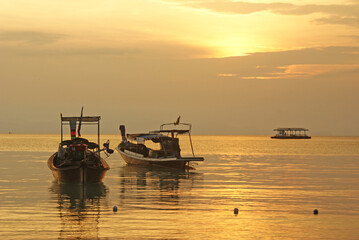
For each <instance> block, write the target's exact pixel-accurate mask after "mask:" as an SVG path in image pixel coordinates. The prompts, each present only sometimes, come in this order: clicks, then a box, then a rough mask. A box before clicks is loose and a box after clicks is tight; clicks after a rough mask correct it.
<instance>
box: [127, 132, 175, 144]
mask: <svg viewBox="0 0 359 240" xmlns="http://www.w3.org/2000/svg"><path fill="white" fill-rule="evenodd" d="M127 138H128V139H130V140H132V141H136V142H138V143H143V142H144V141H146V140H152V141H153V142H155V143H158V142H160V141H161V140H160V139H164V138H170V137H167V136H165V135H162V134H153V133H137V134H127Z"/></svg>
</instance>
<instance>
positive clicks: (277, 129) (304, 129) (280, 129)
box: [273, 128, 309, 131]
mask: <svg viewBox="0 0 359 240" xmlns="http://www.w3.org/2000/svg"><path fill="white" fill-rule="evenodd" d="M273 131H309V129H306V128H276V129H273Z"/></svg>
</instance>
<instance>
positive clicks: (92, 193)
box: [50, 182, 107, 239]
mask: <svg viewBox="0 0 359 240" xmlns="http://www.w3.org/2000/svg"><path fill="white" fill-rule="evenodd" d="M50 192H51V193H52V194H53V196H52V199H54V200H55V201H57V204H58V206H57V208H58V210H59V218H60V220H61V222H60V228H61V230H60V231H59V237H58V238H59V239H98V238H99V222H100V217H101V205H103V204H105V205H106V203H105V202H106V194H107V189H106V186H105V185H104V184H86V185H80V184H58V183H55V182H54V183H53V185H52V186H51V188H50Z"/></svg>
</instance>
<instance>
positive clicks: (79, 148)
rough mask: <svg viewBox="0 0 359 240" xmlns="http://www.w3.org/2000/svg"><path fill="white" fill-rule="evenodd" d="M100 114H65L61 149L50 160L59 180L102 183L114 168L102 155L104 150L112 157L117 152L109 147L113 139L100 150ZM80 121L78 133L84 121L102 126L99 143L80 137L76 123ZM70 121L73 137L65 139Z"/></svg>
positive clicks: (54, 174)
mask: <svg viewBox="0 0 359 240" xmlns="http://www.w3.org/2000/svg"><path fill="white" fill-rule="evenodd" d="M100 119H101V117H100V116H93V117H89V116H86V117H83V116H82V111H81V117H63V116H62V114H61V143H60V144H59V149H58V151H57V152H56V153H54V154H53V155H52V156H51V157H50V158H49V159H48V161H47V164H48V167H49V168H50V170H51V171H52V174H53V176H54V178H55V180H56V181H57V182H58V183H81V184H86V183H99V182H102V180H103V178H104V177H105V174H106V171H108V170H109V169H110V167H109V165H108V164H107V162H106V161H105V160H104V159H103V158H102V157H101V154H100V153H101V152H102V151H104V152H105V154H106V155H107V156H108V155H109V154H111V153H113V150H112V149H110V148H109V141H107V142H106V143H104V144H103V146H104V148H103V149H100V147H99V144H100V124H99V123H100ZM77 122H79V128H78V135H79V136H81V134H80V128H81V124H92V125H97V127H98V134H97V135H98V143H94V142H90V141H88V140H87V139H85V138H80V137H76V131H75V129H76V123H77ZM66 124H69V125H70V128H71V138H72V139H71V140H65V141H64V140H63V125H66Z"/></svg>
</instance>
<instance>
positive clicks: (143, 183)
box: [120, 165, 203, 210]
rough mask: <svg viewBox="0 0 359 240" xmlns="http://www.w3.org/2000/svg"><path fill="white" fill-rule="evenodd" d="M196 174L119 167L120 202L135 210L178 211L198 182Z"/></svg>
mask: <svg viewBox="0 0 359 240" xmlns="http://www.w3.org/2000/svg"><path fill="white" fill-rule="evenodd" d="M202 177H203V175H202V174H200V173H194V172H188V171H183V170H178V169H170V168H168V169H166V170H164V169H163V168H162V167H156V166H137V165H126V166H123V168H120V201H121V203H122V204H124V205H127V206H136V207H139V208H147V209H148V208H149V209H159V210H178V209H179V206H180V205H181V202H185V201H186V198H191V197H193V196H191V195H190V194H189V192H190V190H191V189H192V188H194V187H195V185H196V183H197V182H200V181H201V180H202Z"/></svg>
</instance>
